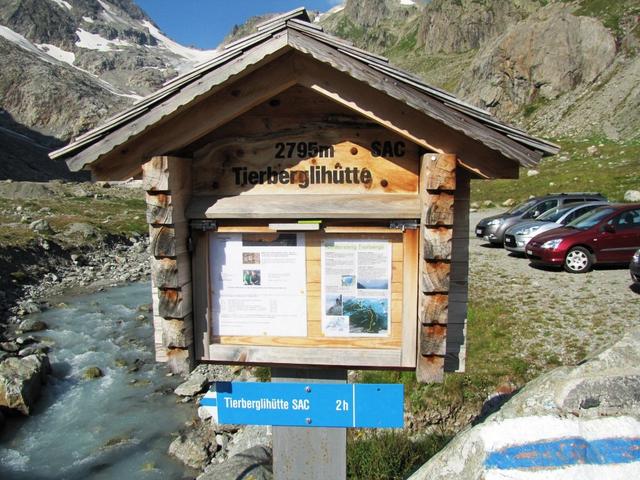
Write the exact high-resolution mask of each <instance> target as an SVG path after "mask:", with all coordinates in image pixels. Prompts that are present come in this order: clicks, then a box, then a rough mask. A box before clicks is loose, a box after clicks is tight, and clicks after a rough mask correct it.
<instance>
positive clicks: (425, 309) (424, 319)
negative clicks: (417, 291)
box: [420, 294, 450, 325]
mask: <svg viewBox="0 0 640 480" xmlns="http://www.w3.org/2000/svg"><path fill="white" fill-rule="evenodd" d="M449 301H450V299H449V296H448V295H446V294H435V295H426V294H421V295H420V323H421V324H422V325H433V324H438V325H446V324H447V323H448V321H449Z"/></svg>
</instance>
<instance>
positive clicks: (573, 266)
mask: <svg viewBox="0 0 640 480" xmlns="http://www.w3.org/2000/svg"><path fill="white" fill-rule="evenodd" d="M592 265H593V256H592V255H591V252H590V251H589V250H587V249H586V248H584V247H573V248H572V249H571V250H569V253H567V256H566V257H565V259H564V269H565V270H566V271H567V272H569V273H585V272H588V271H589V270H590V269H591V266H592Z"/></svg>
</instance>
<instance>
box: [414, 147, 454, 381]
mask: <svg viewBox="0 0 640 480" xmlns="http://www.w3.org/2000/svg"><path fill="white" fill-rule="evenodd" d="M455 190H456V156H455V155H449V154H435V153H429V154H425V155H423V156H422V162H421V166H420V197H421V200H422V216H421V221H420V224H421V225H420V232H421V235H420V252H421V261H420V264H421V265H420V267H421V268H420V292H419V298H420V300H419V306H418V318H419V321H418V358H417V368H416V376H417V379H418V381H420V382H424V383H427V382H441V381H442V380H443V378H444V363H445V355H446V345H447V328H448V320H449V292H450V284H451V257H452V253H451V251H452V240H453V226H454V193H455Z"/></svg>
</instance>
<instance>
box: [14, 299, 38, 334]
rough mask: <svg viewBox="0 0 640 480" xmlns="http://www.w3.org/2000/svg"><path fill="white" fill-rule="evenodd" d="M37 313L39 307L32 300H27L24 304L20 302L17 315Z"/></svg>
mask: <svg viewBox="0 0 640 480" xmlns="http://www.w3.org/2000/svg"><path fill="white" fill-rule="evenodd" d="M38 312H40V305H38V304H37V303H36V302H34V301H33V300H27V301H25V302H22V304H21V305H20V309H19V310H18V314H19V315H28V314H31V313H38ZM24 331H26V330H24Z"/></svg>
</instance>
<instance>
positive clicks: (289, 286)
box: [210, 233, 307, 337]
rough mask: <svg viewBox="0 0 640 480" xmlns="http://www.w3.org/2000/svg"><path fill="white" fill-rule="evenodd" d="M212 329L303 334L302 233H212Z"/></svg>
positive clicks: (217, 332) (233, 332) (234, 332)
mask: <svg viewBox="0 0 640 480" xmlns="http://www.w3.org/2000/svg"><path fill="white" fill-rule="evenodd" d="M211 238H212V240H211V244H210V269H211V270H210V274H211V286H212V294H211V302H212V303H211V310H212V314H213V315H212V323H213V325H212V330H213V335H215V336H220V335H238V336H286V337H305V336H306V335H307V292H306V284H307V282H306V265H305V243H304V234H302V233H264V234H262V233H230V234H215V235H212V237H211Z"/></svg>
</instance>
